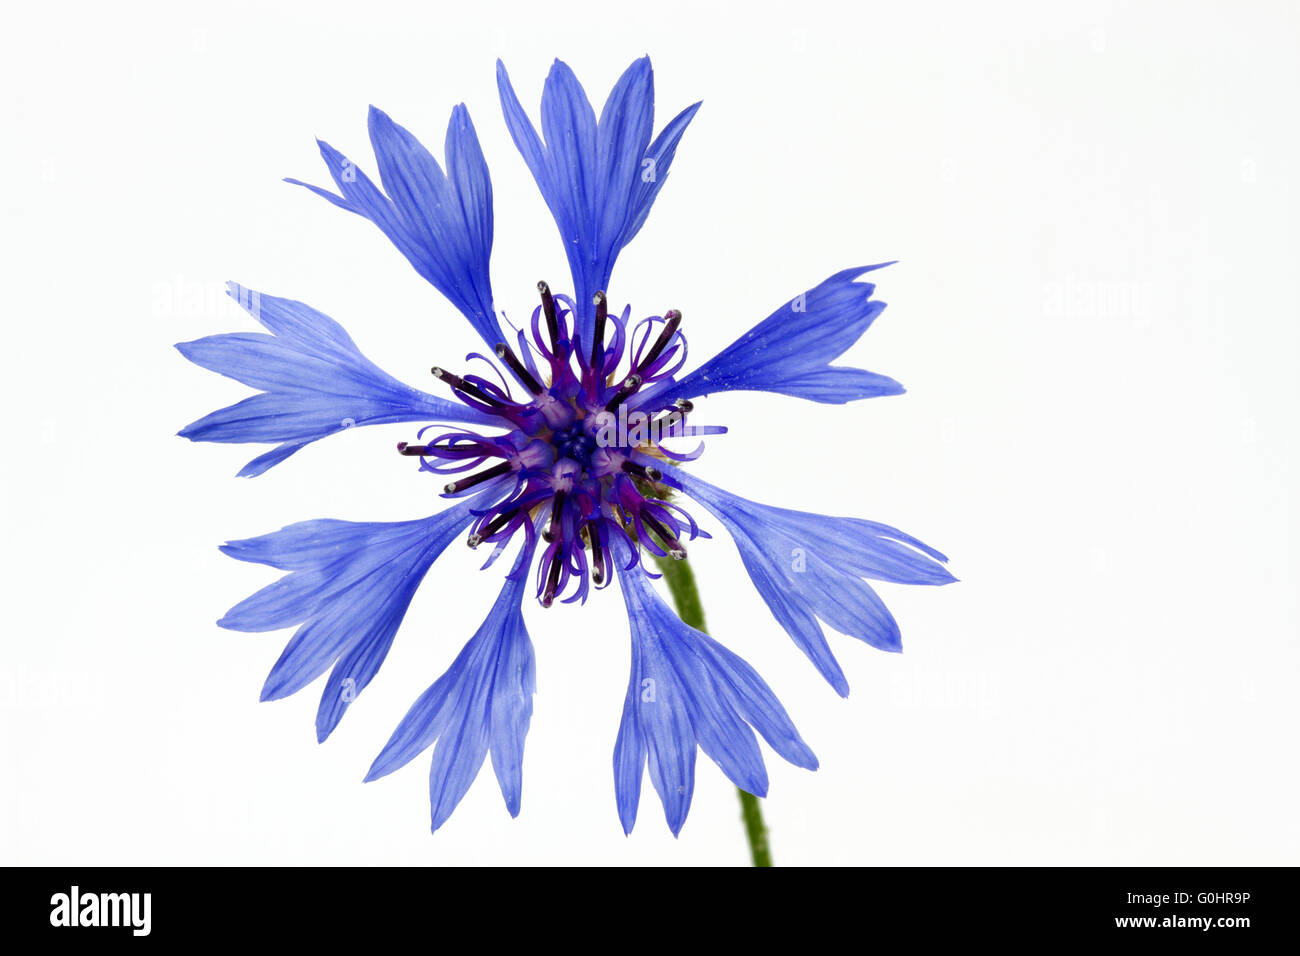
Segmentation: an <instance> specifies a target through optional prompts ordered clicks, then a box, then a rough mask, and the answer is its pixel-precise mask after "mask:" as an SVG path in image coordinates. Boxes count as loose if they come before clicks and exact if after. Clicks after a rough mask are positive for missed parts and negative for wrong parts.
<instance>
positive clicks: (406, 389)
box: [176, 283, 495, 478]
mask: <svg viewBox="0 0 1300 956" xmlns="http://www.w3.org/2000/svg"><path fill="white" fill-rule="evenodd" d="M228 294H229V295H230V296H231V297H232V298H233V299H235V300H236V301H237V302H238V303H239V304H240V305H241V306H243V307H244V309H246V310H247V311H248V313H249V314H250V315H252V316H253V318H255V319H257V321H258V322H260V323H261V324H262V325H263V326H265V327H266V328H267V329H268V330H269V331H270V333H271V334H270V335H267V334H266V333H262V332H236V333H233V334H229V335H210V336H207V337H206V338H202V339H196V340H195V341H193V342H182V343H180V344H178V345H177V346H176V348H177V349H178V350H179V351H180V353H181V354H182V355H184V356H185V357H186V358H187V359H189V360H190V361H191V362H193V363H194V364H196V365H200V366H202V367H203V368H206V369H209V370H211V371H213V372H219V373H220V374H222V375H225V376H227V377H229V378H233V379H235V380H236V381H238V382H243V383H244V384H245V385H249V386H251V387H253V388H256V389H261V390H262V394H259V395H253V396H250V397H249V398H246V399H244V400H243V401H241V402H236V403H235V404H234V405H230V406H227V407H226V408H222V409H219V410H218V411H215V412H212V413H211V414H210V415H205V416H204V417H203V418H200V419H199V420H198V421H196V422H192V423H190V424H189V425H187V426H185V428H183V429H181V431H180V434H181V435H182V436H183V437H185V438H188V439H190V440H191V441H212V442H274V443H277V444H278V445H279V447H277V448H275V449H273V450H272V451H270V452H267V453H266V454H263V455H260V456H259V457H257V458H254V459H253V460H252V461H250V462H249V463H248V464H247V465H245V466H244V468H243V470H241V471H240V472H239V474H240V475H241V476H242V477H246V478H247V477H252V476H254V475H260V474H261V473H262V472H264V471H266V470H267V469H268V468H271V467H272V466H274V465H277V464H279V463H280V462H281V461H284V459H286V458H288V457H289V456H290V455H292V454H293V453H294V452H296V451H297V450H298V449H299V448H302V447H303V446H304V445H307V444H310V443H311V442H313V441H316V440H317V439H319V438H324V437H325V436H326V435H332V434H334V433H335V432H339V431H343V430H344V429H346V428H351V427H353V426H356V425H379V424H385V423H389V422H410V421H424V422H427V421H435V420H438V421H453V422H472V423H486V422H492V421H495V419H493V418H492V417H491V416H488V415H484V414H483V413H481V412H478V411H476V410H474V409H471V408H469V407H468V406H466V405H463V404H461V403H459V402H451V401H448V400H446V399H443V398H438V397H436V396H434V395H429V394H427V393H425V392H422V391H420V390H419V389H415V388H411V386H409V385H405V384H403V383H402V382H399V381H398V380H397V379H395V378H393V377H392V376H391V375H389V374H387V373H386V372H384V371H382V370H381V369H379V367H378V366H376V365H375V364H374V363H373V362H371V361H370V360H369V359H368V358H366V357H365V356H364V355H362V354H361V352H360V350H359V349H358V348H357V347H356V344H355V343H354V342H353V341H352V339H351V338H350V337H349V336H348V334H347V332H345V331H344V330H343V327H342V326H340V325H339V324H338V323H337V322H335V321H334V320H333V319H331V318H330V317H329V316H327V315H324V314H323V313H321V312H317V311H316V310H315V309H313V308H311V307H310V306H306V305H304V304H303V303H301V302H295V301H293V300H292V299H281V298H277V297H276V296H272V295H265V294H263V293H260V292H254V291H252V290H250V289H245V288H243V287H242V286H238V285H235V284H234V283H231V285H230V288H229V293H228Z"/></svg>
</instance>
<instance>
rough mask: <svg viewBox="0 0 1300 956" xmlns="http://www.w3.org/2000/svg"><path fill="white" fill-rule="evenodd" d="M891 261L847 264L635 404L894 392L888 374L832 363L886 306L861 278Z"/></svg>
mask: <svg viewBox="0 0 1300 956" xmlns="http://www.w3.org/2000/svg"><path fill="white" fill-rule="evenodd" d="M891 264H892V263H888V262H886V263H882V264H881V265H875V266H862V267H860V268H855V269H846V270H845V271H843V272H840V273H837V274H835V275H833V276H831V277H830V278H829V279H827V280H826V281H825V282H823V283H821V285H819V286H817V287H816V288H813V289H809V290H808V291H807V292H805V293H803V294H802V295H799V296H796V297H795V298H794V299H791V300H790V301H789V302H787V303H786V304H785V305H783V306H781V308H779V309H777V310H776V311H775V312H773V313H772V314H771V315H769V316H768V317H767V318H766V319H764V320H763V321H762V322H760V323H759V324H758V325H756V326H754V328H752V329H750V330H749V331H748V332H746V333H745V334H744V335H742V336H741V337H740V338H738V339H737V340H736V341H735V342H733V343H731V345H729V346H727V347H726V348H725V349H723V350H722V351H721V352H720V353H718V355H716V356H715V357H714V358H712V359H710V360H709V361H708V362H705V363H704V364H703V365H702V366H700V367H699V368H698V369H696V370H695V371H694V372H692V373H690V374H689V375H686V376H684V377H683V378H682V379H680V380H679V381H676V382H671V381H668V382H665V383H663V384H662V385H660V386H657V387H655V388H651V389H648V390H647V391H646V392H645V393H644V394H643V397H642V400H641V402H640V404H641V405H642V406H644V407H650V405H651V403H653V404H654V405H655V406H656V407H659V406H662V405H663V404H665V403H667V402H671V401H673V400H675V399H679V398H685V399H689V398H696V397H698V396H700V395H711V394H713V393H714V392H727V391H751V392H778V393H780V394H783V395H793V396H794V397H796V398H806V399H809V400H811V401H814V402H824V403H827V404H836V405H840V404H843V403H845V402H851V401H855V400H857V399H860V398H874V397H876V396H880V395H899V394H901V393H902V391H903V386H901V385H899V384H898V383H897V382H895V381H894V380H893V379H892V378H887V377H885V376H884V375H877V374H875V373H874V372H866V371H863V370H862V369H855V368H842V367H838V366H833V365H831V364H830V363H831V362H832V361H834V360H835V359H837V358H839V356H840V355H842V354H843V353H844V351H845V350H846V349H848V347H849V346H851V345H852V344H853V343H854V342H856V341H857V340H858V339H859V338H861V336H862V334H863V333H864V332H866V330H867V329H868V328H869V327H870V325H871V323H872V322H873V321H874V320H875V318H876V316H878V315H879V314H880V313H881V312H883V311H884V309H885V303H883V302H881V301H879V300H873V299H872V298H871V295H872V293H873V292H874V291H875V288H876V287H875V286H874V285H873V284H872V283H870V282H854V281H853V280H854V279H856V278H857V277H858V276H860V275H863V274H864V273H867V272H871V271H873V270H875V269H881V268H883V267H884V266H887V265H891Z"/></svg>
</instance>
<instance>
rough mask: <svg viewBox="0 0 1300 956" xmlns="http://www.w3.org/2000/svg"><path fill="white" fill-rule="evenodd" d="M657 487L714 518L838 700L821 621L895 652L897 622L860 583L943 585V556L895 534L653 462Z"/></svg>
mask: <svg viewBox="0 0 1300 956" xmlns="http://www.w3.org/2000/svg"><path fill="white" fill-rule="evenodd" d="M656 465H657V466H658V467H659V468H660V470H661V471H662V472H663V475H664V481H665V482H666V483H667V484H669V485H671V486H673V487H675V488H678V489H680V490H681V491H682V492H684V493H685V494H687V495H689V496H690V497H692V498H693V499H695V500H696V501H698V502H699V503H700V504H702V505H703V506H704V507H705V508H707V509H708V510H709V511H710V512H711V513H712V514H713V516H714V517H716V518H717V519H718V520H719V521H721V522H722V523H723V524H724V525H725V526H726V527H727V530H728V531H729V532H730V534H731V536H732V538H733V539H734V540H735V542H736V547H737V548H738V549H739V550H740V557H741V560H742V561H743V562H744V564H745V568H746V570H748V571H749V576H750V578H751V579H752V580H753V582H754V586H755V587H756V588H757V589H758V592H759V594H760V595H762V597H763V600H764V601H765V602H767V606H768V608H769V609H771V611H772V614H773V615H774V616H775V617H776V619H777V620H778V621H779V622H780V623H781V626H782V627H783V628H785V630H786V631H787V632H788V633H789V635H790V637H791V638H792V639H793V640H794V642H795V644H796V645H798V647H799V649H800V650H802V651H803V652H804V653H805V654H806V655H808V658H809V659H810V660H811V661H812V662H813V664H814V665H815V666H816V667H817V669H818V671H820V672H821V674H822V676H823V677H825V678H826V680H827V681H828V682H830V684H831V686H832V687H834V688H835V690H836V691H837V692H838V693H839V694H840V695H841V696H847V695H848V692H849V685H848V681H847V680H846V679H845V677H844V673H843V671H841V670H840V666H839V664H838V663H837V662H836V660H835V657H834V656H833V655H832V654H831V650H830V646H829V645H828V644H827V642H826V637H825V635H824V634H823V633H822V628H821V624H820V623H819V621H818V618H820V619H821V620H822V621H825V622H826V623H827V624H829V625H830V626H831V627H833V628H834V629H835V630H837V631H840V632H841V633H844V634H848V635H850V636H852V637H856V638H858V639H859V640H861V641H865V642H866V643H868V644H870V645H871V646H873V647H877V648H879V649H881V650H886V651H899V650H902V637H901V635H900V633H899V630H898V624H897V623H896V622H895V621H894V618H893V615H891V614H890V613H889V610H888V608H886V607H885V605H884V602H883V601H881V600H880V598H879V596H878V595H877V594H876V592H875V591H874V590H873V589H872V588H871V586H870V585H868V584H867V583H866V582H865V581H863V580H861V579H862V578H872V579H874V580H878V581H890V582H894V583H897V584H949V583H951V582H953V581H955V580H956V578H954V577H953V576H952V575H951V574H950V573H949V572H948V570H947V569H946V568H945V567H943V565H942V564H941V563H940V562H945V561H947V560H948V559H947V558H946V557H945V556H944V555H942V554H941V553H939V552H938V551H936V550H934V549H933V548H931V547H929V546H928V545H925V544H923V543H922V542H920V541H918V540H917V539H916V538H913V537H912V536H911V535H907V534H904V533H903V532H901V531H899V530H898V529H897V528H891V527H890V526H889V525H884V524H879V523H877V522H874V521H864V520H862V519H860V518H832V517H827V516H825V515H819V514H810V513H808V512H803V511H792V510H789V509H785V508H773V507H770V506H767V505H760V504H757V503H756V502H753V501H748V500H746V499H744V498H741V497H739V496H737V495H733V494H731V493H729V492H726V491H723V490H722V489H721V488H718V487H716V486H714V485H711V484H709V483H708V482H705V481H702V480H700V479H699V478H697V477H695V476H694V475H691V474H689V473H687V472H685V471H682V470H681V469H678V468H673V467H671V466H668V465H665V464H662V463H659V462H656Z"/></svg>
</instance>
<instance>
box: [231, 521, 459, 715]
mask: <svg viewBox="0 0 1300 956" xmlns="http://www.w3.org/2000/svg"><path fill="white" fill-rule="evenodd" d="M475 500H476V499H468V500H466V501H463V502H460V503H458V504H456V505H453V506H452V507H451V508H448V509H447V510H446V511H444V512H442V513H441V514H437V515H434V516H433V517H431V518H424V519H421V520H418V521H399V522H356V521H336V520H332V519H321V520H317V521H301V522H299V523H297V524H292V525H289V526H288V527H286V528H282V529H281V530H279V531H275V532H272V533H271V534H265V535H261V536H259V537H256V538H248V539H245V540H242V541H231V542H229V543H228V544H226V545H224V546H223V547H222V548H221V550H222V551H223V552H225V553H226V554H228V555H230V556H231V557H232V558H238V559H239V560H241V561H253V562H257V563H260V564H269V565H271V566H272V567H275V568H279V569H281V570H284V571H288V572H289V573H288V574H286V575H285V576H284V577H282V578H280V580H278V581H276V582H274V583H272V584H269V585H267V586H266V587H264V588H262V589H261V590H260V591H258V592H257V593H255V594H253V595H251V596H250V597H247V598H245V599H244V600H243V601H240V602H239V603H238V604H236V605H235V606H234V607H233V608H231V609H230V610H229V611H228V612H226V616H225V617H223V618H222V619H221V620H220V621H218V622H217V623H218V624H220V625H221V626H222V627H226V628H230V629H231V630H236V631H272V630H278V629H280V628H284V627H291V626H293V625H295V624H301V626H300V627H299V628H298V630H297V631H296V632H295V633H294V635H293V637H292V638H291V639H290V641H289V643H288V645H287V646H286V647H285V649H284V653H283V654H281V655H280V659H279V660H278V661H276V663H275V666H274V667H273V668H272V669H271V673H270V674H269V675H268V676H267V679H266V684H265V686H264V687H263V688H262V700H278V699H280V698H282V697H287V696H289V695H290V694H293V693H295V692H297V691H299V690H301V689H302V688H303V687H305V686H306V685H307V684H309V683H311V682H312V681H313V680H315V679H316V678H317V677H319V676H320V675H321V674H323V673H324V672H325V670H326V669H327V668H329V667H330V666H331V665H333V667H334V669H333V671H332V672H331V674H330V677H329V679H328V680H327V681H326V682H325V688H324V691H323V693H322V694H321V701H320V708H319V710H318V711H317V715H316V736H317V739H318V740H324V739H325V738H326V737H328V736H329V735H330V733H331V732H332V731H333V730H334V728H335V727H336V726H337V725H338V722H339V720H340V719H341V718H342V716H343V713H344V712H345V711H346V710H347V709H348V706H349V705H350V704H351V703H352V701H354V700H355V699H356V697H357V695H358V694H360V693H361V691H362V690H364V689H365V687H366V685H367V684H369V683H370V680H371V678H373V677H374V676H375V673H376V672H377V671H378V670H379V667H380V665H381V664H382V663H383V661H384V657H385V655H386V654H387V653H388V649H389V647H390V646H392V642H393V637H394V635H395V634H396V633H397V628H398V626H399V625H400V624H401V622H402V618H403V617H404V616H405V615H406V609H407V608H408V607H409V606H410V603H411V598H412V596H414V594H415V590H416V588H417V587H419V585H420V582H421V581H422V580H423V579H424V576H425V574H426V573H427V572H428V570H429V568H430V566H431V565H432V564H433V562H434V561H435V560H436V559H437V557H438V555H440V554H441V553H442V552H443V551H444V550H445V549H446V547H447V545H448V544H450V543H451V542H452V541H453V540H454V539H455V538H456V536H457V535H459V534H460V533H461V531H463V530H464V529H465V528H466V527H467V526H468V525H469V523H470V521H471V520H472V517H473V516H472V515H471V513H470V509H471V508H472V507H473V504H474V501H475Z"/></svg>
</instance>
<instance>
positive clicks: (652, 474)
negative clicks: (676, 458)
mask: <svg viewBox="0 0 1300 956" xmlns="http://www.w3.org/2000/svg"><path fill="white" fill-rule="evenodd" d="M623 470H624V471H626V472H627V473H628V474H629V475H636V476H637V477H638V478H644V479H645V480H646V481H658V480H659V479H661V478H662V477H663V476H664V473H663V472H662V471H660V470H659V469H658V468H647V467H645V466H644V465H638V464H637V463H636V462H634V461H625V462H623Z"/></svg>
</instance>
